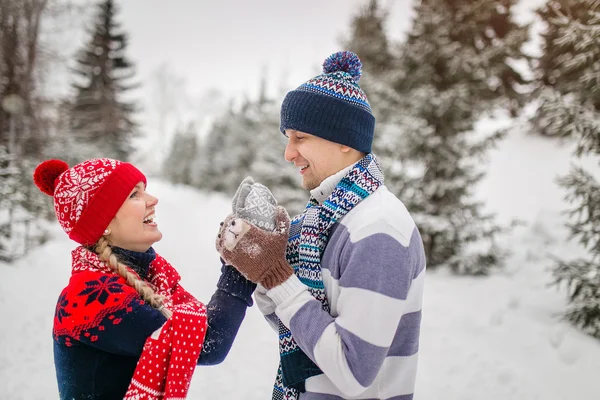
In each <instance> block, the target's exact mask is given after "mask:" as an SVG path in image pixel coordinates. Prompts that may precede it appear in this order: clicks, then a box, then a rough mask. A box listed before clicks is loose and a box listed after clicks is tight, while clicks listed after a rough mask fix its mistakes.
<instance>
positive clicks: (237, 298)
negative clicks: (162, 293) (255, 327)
mask: <svg viewBox="0 0 600 400" xmlns="http://www.w3.org/2000/svg"><path fill="white" fill-rule="evenodd" d="M255 288H256V285H255V284H254V283H252V282H250V281H248V280H247V279H246V278H244V277H243V276H242V275H241V274H240V273H239V272H238V271H237V270H236V269H235V268H233V267H232V266H230V265H225V264H224V263H223V265H222V267H221V277H220V278H219V282H218V283H217V290H216V291H215V293H214V294H213V296H212V298H211V299H210V302H209V303H208V305H207V307H206V313H207V317H208V327H207V330H206V336H205V338H204V344H203V346H202V352H201V353H200V357H199V359H198V365H216V364H219V363H221V362H223V360H225V357H226V356H227V354H228V353H229V350H230V349H231V346H232V345H233V341H234V339H235V337H236V335H237V332H238V330H239V328H240V325H241V324H242V321H243V320H244V317H245V315H246V309H247V308H248V307H250V306H252V292H253V291H254V289H255Z"/></svg>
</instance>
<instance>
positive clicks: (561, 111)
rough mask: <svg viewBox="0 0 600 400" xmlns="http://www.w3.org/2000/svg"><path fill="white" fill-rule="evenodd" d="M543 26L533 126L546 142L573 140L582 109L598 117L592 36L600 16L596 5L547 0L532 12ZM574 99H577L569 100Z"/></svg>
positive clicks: (599, 90) (597, 56) (585, 0)
mask: <svg viewBox="0 0 600 400" xmlns="http://www.w3.org/2000/svg"><path fill="white" fill-rule="evenodd" d="M537 12H538V15H539V16H540V18H541V19H542V20H543V21H544V23H545V26H546V27H547V28H546V31H545V32H544V33H543V34H542V38H543V41H542V50H543V53H542V55H541V57H540V58H539V59H538V68H537V72H538V76H539V79H540V81H541V83H542V90H541V91H540V99H541V105H540V107H539V109H538V111H537V115H536V122H537V124H538V125H539V127H540V129H541V132H542V133H543V134H545V135H548V136H561V137H569V136H578V134H579V133H578V132H577V131H574V130H573V129H574V128H575V127H576V126H577V124H573V123H566V121H564V120H565V119H566V120H570V121H573V120H574V119H575V118H579V119H580V120H581V118H580V117H581V116H578V115H575V114H576V113H584V114H585V113H586V112H585V111H583V110H578V107H580V106H581V105H582V104H586V105H587V106H589V107H591V108H592V109H593V110H594V111H595V112H600V77H599V76H598V72H597V69H598V68H597V67H595V65H596V64H597V63H598V62H599V60H600V49H599V47H598V44H599V43H598V38H597V36H596V35H595V31H596V30H597V28H596V26H597V23H598V22H597V21H598V18H599V13H600V1H598V0H551V1H548V2H547V3H546V4H545V5H544V7H542V8H540V9H539V10H537ZM574 96H576V97H577V98H576V99H575V98H574Z"/></svg>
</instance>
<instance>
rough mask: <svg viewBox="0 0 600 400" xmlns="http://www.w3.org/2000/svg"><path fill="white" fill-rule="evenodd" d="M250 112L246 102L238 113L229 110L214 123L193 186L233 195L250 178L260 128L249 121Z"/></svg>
mask: <svg viewBox="0 0 600 400" xmlns="http://www.w3.org/2000/svg"><path fill="white" fill-rule="evenodd" d="M252 108H253V105H252V103H251V102H250V101H249V100H246V101H245V102H244V104H243V105H242V107H241V108H240V109H239V110H234V109H230V110H229V111H228V112H227V113H225V114H224V115H223V116H221V117H220V118H218V119H217V120H216V121H215V123H214V124H213V127H212V129H210V131H209V132H208V135H207V137H206V141H205V144H204V146H203V151H202V155H201V162H200V163H199V165H198V169H199V170H198V171H197V172H196V173H195V177H194V184H195V186H197V187H199V188H201V189H205V190H208V191H216V192H221V193H225V194H227V195H233V194H234V193H235V190H236V189H237V186H238V185H239V183H240V182H241V181H242V180H243V179H244V178H245V177H246V176H247V175H248V174H249V170H250V166H251V164H252V161H253V159H254V157H255V154H256V148H257V142H256V138H255V136H256V132H257V129H259V128H260V127H259V126H257V124H256V122H255V121H254V120H253V118H252Z"/></svg>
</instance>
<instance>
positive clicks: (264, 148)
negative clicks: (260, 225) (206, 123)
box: [249, 100, 309, 215]
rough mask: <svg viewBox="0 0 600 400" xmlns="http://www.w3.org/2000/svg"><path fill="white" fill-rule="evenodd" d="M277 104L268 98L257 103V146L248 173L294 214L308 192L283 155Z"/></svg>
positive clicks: (283, 138) (294, 169) (300, 209)
mask: <svg viewBox="0 0 600 400" xmlns="http://www.w3.org/2000/svg"><path fill="white" fill-rule="evenodd" d="M279 108H280V107H279V104H276V102H274V101H273V100H268V101H267V102H264V103H263V104H262V105H261V107H260V109H259V112H258V113H257V115H256V118H257V123H258V126H259V127H260V129H259V130H258V131H257V132H256V140H257V143H258V144H259V146H258V148H257V149H256V155H255V157H254V160H253V162H252V165H251V166H250V173H249V175H251V176H252V177H253V178H254V180H255V181H257V182H260V183H262V184H263V185H265V186H267V187H268V188H269V189H270V190H271V191H272V192H273V195H274V196H275V198H276V199H277V202H278V203H279V204H280V205H282V206H284V207H285V208H286V209H287V210H288V212H289V213H290V215H295V214H299V213H300V212H302V211H303V210H304V207H305V206H306V203H307V202H308V197H309V195H308V193H307V192H306V191H305V190H304V189H302V187H301V179H300V174H299V173H298V171H297V169H296V168H295V167H294V165H293V164H291V163H289V162H287V161H286V160H285V158H284V151H285V146H286V144H287V139H286V138H285V136H283V134H282V133H281V132H280V131H279Z"/></svg>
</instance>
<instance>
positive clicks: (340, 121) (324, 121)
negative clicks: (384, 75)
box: [279, 51, 375, 153]
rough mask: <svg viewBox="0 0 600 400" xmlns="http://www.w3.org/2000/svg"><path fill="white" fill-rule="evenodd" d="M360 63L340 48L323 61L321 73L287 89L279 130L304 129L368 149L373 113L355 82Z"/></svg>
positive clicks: (373, 128)
mask: <svg viewBox="0 0 600 400" xmlns="http://www.w3.org/2000/svg"><path fill="white" fill-rule="evenodd" d="M361 69H362V63H361V62H360V59H359V58H358V56H357V55H356V54H354V53H352V52H350V51H340V52H338V53H335V54H332V55H331V56H329V57H328V58H327V59H326V60H325V62H324V63H323V73H322V74H321V75H319V76H316V77H314V78H313V79H311V80H309V81H308V82H306V83H303V84H302V85H300V86H299V87H298V88H297V89H296V90H292V91H290V92H288V94H287V95H286V96H285V99H284V100H283V104H282V105H281V126H280V128H279V129H280V130H281V132H282V133H283V134H285V130H286V129H292V130H296V131H301V132H306V133H309V134H311V135H315V136H319V137H321V138H323V139H327V140H329V141H332V142H336V143H340V144H344V145H346V146H349V147H352V148H353V149H356V150H358V151H362V152H364V153H370V152H371V143H372V142H373V132H374V130H375V117H374V116H373V113H372V112H371V106H370V105H369V101H368V100H367V96H366V95H365V93H364V92H363V91H362V89H361V88H360V87H359V86H358V81H359V79H360V77H361V73H362V71H361Z"/></svg>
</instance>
